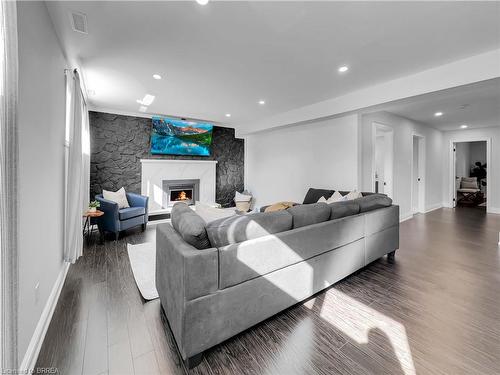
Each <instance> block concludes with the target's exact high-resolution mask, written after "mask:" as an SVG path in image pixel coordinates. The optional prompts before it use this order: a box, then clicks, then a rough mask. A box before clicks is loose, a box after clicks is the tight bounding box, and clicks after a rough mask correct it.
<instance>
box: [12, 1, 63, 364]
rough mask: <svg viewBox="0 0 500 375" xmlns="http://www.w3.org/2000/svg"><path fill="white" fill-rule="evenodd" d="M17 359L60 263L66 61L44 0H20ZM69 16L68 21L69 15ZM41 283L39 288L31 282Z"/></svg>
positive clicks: (24, 348) (20, 356)
mask: <svg viewBox="0 0 500 375" xmlns="http://www.w3.org/2000/svg"><path fill="white" fill-rule="evenodd" d="M17 10H18V38H19V109H18V116H19V117H18V127H19V227H20V228H19V229H20V230H19V317H18V318H19V332H18V344H19V359H20V360H22V359H23V357H24V356H25V353H26V350H27V348H28V345H29V342H30V340H31V338H32V336H33V333H34V331H35V327H36V326H37V324H38V322H39V320H40V316H41V314H42V311H43V309H44V307H45V304H46V302H47V300H48V298H49V295H50V293H51V291H52V289H53V287H54V283H55V281H56V279H57V277H58V275H59V274H60V272H61V270H62V269H63V200H64V198H63V197H64V190H63V188H64V149H63V147H64V123H65V118H64V117H65V84H64V69H65V68H66V62H65V59H64V57H63V54H62V52H61V49H60V47H59V44H58V40H57V38H56V35H55V33H54V30H53V28H52V24H51V21H50V19H49V15H48V12H47V9H46V7H45V5H44V3H43V2H22V1H21V2H18V3H17ZM68 22H69V21H68ZM37 283H40V286H39V290H38V293H37V294H36V293H35V285H36V284H37Z"/></svg>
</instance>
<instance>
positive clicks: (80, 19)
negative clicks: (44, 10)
mask: <svg viewBox="0 0 500 375" xmlns="http://www.w3.org/2000/svg"><path fill="white" fill-rule="evenodd" d="M69 16H70V19H71V27H72V28H73V30H74V31H76V32H78V33H82V34H88V30H87V16H86V15H85V14H83V13H78V12H71V13H70V14H69Z"/></svg>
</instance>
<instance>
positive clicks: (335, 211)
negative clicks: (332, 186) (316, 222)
mask: <svg viewBox="0 0 500 375" xmlns="http://www.w3.org/2000/svg"><path fill="white" fill-rule="evenodd" d="M359 199H361V198H359ZM328 206H330V220H335V219H340V218H341V217H346V216H352V215H357V214H359V212H360V210H361V207H360V206H359V203H358V202H357V201H356V199H353V200H348V201H340V202H334V203H330V204H329V205H328Z"/></svg>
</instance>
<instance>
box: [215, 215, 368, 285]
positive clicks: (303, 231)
mask: <svg viewBox="0 0 500 375" xmlns="http://www.w3.org/2000/svg"><path fill="white" fill-rule="evenodd" d="M364 221H365V218H364V217H363V216H362V215H357V216H351V217H346V218H344V219H339V220H335V221H325V222H323V223H319V224H315V225H310V226H306V227H302V228H297V229H292V230H289V231H286V232H281V233H276V234H274V235H269V236H264V237H260V238H256V239H253V240H249V241H245V242H242V243H238V244H232V245H228V246H224V247H222V248H219V280H220V281H219V288H220V289H224V288H227V287H230V286H233V285H237V284H239V283H242V282H245V281H247V280H251V279H254V278H257V277H259V276H263V275H266V274H269V273H271V272H274V271H276V270H279V269H282V268H284V267H288V266H290V265H292V264H296V263H301V262H304V261H305V262H306V263H308V262H309V261H308V260H309V259H311V258H313V257H316V256H318V255H320V254H323V253H325V252H328V251H330V250H333V251H336V250H334V249H337V248H338V247H341V246H344V245H346V244H349V243H352V242H354V241H356V240H359V239H360V238H363V236H364V230H365V226H364ZM302 277H305V279H304V280H305V281H304V283H305V284H307V283H310V282H311V281H312V280H315V279H316V274H315V273H313V272H310V273H308V274H307V275H302Z"/></svg>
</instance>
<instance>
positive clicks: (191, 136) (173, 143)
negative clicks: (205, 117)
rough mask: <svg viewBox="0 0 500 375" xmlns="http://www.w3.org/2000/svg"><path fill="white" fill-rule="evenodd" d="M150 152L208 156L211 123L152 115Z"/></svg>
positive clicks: (211, 130)
mask: <svg viewBox="0 0 500 375" xmlns="http://www.w3.org/2000/svg"><path fill="white" fill-rule="evenodd" d="M152 120H153V131H152V133H151V153H152V154H157V155H197V156H209V155H210V146H211V145H212V132H213V124H210V123H206V122H205V123H204V122H194V121H184V120H176V119H172V118H168V117H161V116H154V117H153V118H152Z"/></svg>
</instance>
